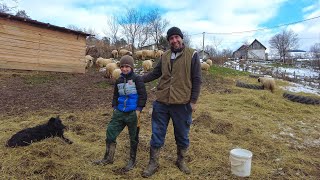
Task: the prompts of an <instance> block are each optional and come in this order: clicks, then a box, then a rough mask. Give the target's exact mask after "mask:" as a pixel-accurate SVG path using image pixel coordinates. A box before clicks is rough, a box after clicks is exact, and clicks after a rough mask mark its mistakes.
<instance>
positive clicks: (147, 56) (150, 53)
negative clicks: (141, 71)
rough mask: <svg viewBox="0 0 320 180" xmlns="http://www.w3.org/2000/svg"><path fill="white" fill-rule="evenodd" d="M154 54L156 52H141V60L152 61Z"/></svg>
mask: <svg viewBox="0 0 320 180" xmlns="http://www.w3.org/2000/svg"><path fill="white" fill-rule="evenodd" d="M156 52H157V51H156V50H142V60H145V59H146V58H150V59H154V58H155V55H156Z"/></svg>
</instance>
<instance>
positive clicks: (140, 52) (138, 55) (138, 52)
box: [134, 50, 142, 59]
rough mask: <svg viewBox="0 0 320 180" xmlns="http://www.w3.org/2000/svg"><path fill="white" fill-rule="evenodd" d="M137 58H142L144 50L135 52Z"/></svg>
mask: <svg viewBox="0 0 320 180" xmlns="http://www.w3.org/2000/svg"><path fill="white" fill-rule="evenodd" d="M134 55H135V56H136V58H137V59H142V50H140V51H136V52H134Z"/></svg>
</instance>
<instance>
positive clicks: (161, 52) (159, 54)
mask: <svg viewBox="0 0 320 180" xmlns="http://www.w3.org/2000/svg"><path fill="white" fill-rule="evenodd" d="M162 54H163V51H162V50H157V52H156V54H155V56H154V58H160V57H161V56H162Z"/></svg>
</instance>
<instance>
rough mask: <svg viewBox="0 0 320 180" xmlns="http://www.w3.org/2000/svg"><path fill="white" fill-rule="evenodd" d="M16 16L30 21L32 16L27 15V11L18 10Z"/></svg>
mask: <svg viewBox="0 0 320 180" xmlns="http://www.w3.org/2000/svg"><path fill="white" fill-rule="evenodd" d="M16 16H18V17H22V18H26V19H30V16H28V15H27V13H26V11H25V10H18V12H17V13H16Z"/></svg>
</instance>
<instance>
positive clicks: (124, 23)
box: [119, 8, 145, 53]
mask: <svg viewBox="0 0 320 180" xmlns="http://www.w3.org/2000/svg"><path fill="white" fill-rule="evenodd" d="M144 19H145V18H144V15H143V13H142V11H139V10H138V9H133V8H132V9H127V11H126V12H125V13H124V14H123V15H122V16H121V17H120V18H119V24H120V26H121V27H122V29H123V32H124V34H125V35H127V38H128V40H130V41H129V42H130V43H131V45H132V49H131V51H132V53H134V48H133V46H134V43H135V40H136V39H137V35H138V33H139V32H140V31H141V30H142V27H143V23H144Z"/></svg>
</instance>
